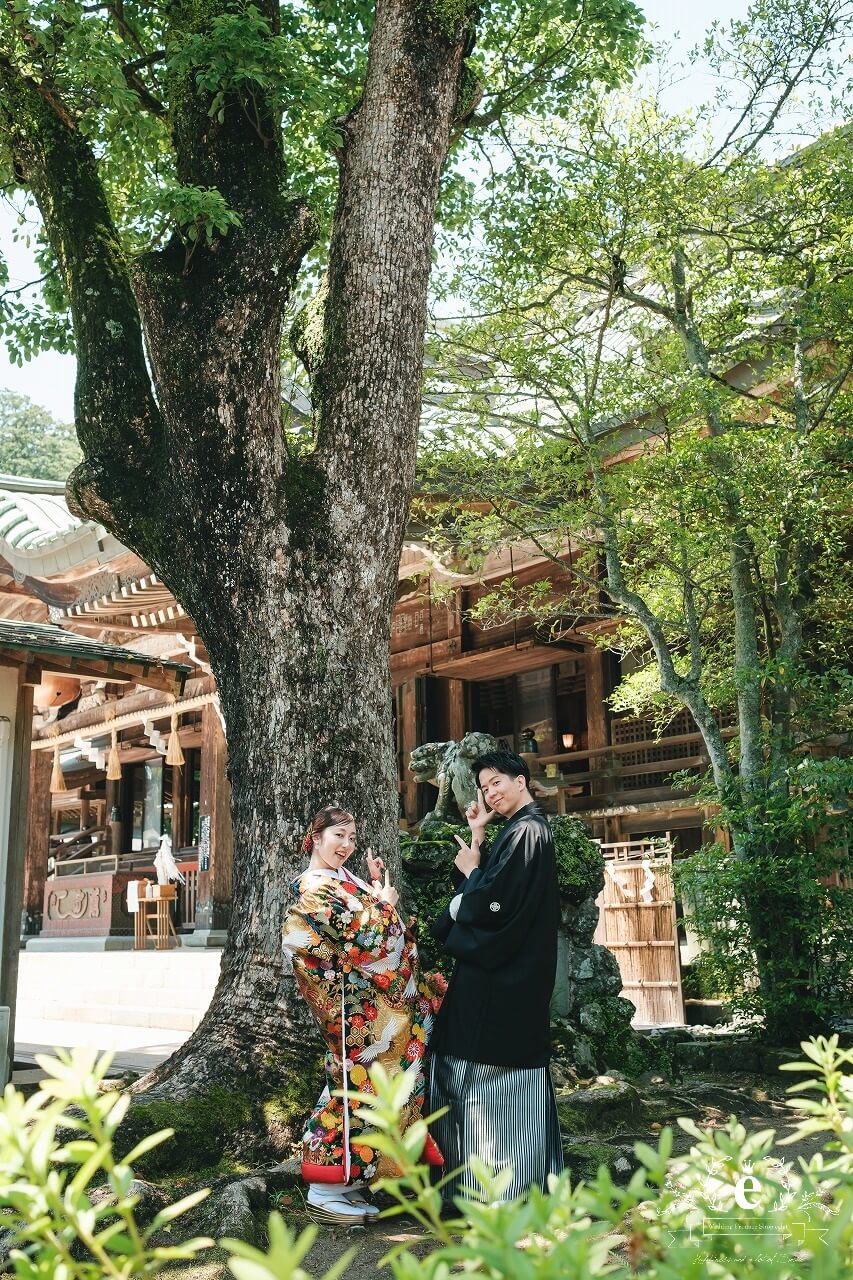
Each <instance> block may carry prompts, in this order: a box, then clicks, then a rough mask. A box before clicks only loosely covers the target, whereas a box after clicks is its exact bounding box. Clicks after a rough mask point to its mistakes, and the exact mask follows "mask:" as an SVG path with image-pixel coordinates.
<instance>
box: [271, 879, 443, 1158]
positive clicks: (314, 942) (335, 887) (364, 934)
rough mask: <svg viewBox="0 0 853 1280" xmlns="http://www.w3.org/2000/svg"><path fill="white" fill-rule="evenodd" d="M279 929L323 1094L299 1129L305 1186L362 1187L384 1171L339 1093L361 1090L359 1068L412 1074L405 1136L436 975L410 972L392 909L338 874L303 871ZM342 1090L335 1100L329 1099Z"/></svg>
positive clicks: (403, 934)
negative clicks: (319, 1057) (311, 1026)
mask: <svg viewBox="0 0 853 1280" xmlns="http://www.w3.org/2000/svg"><path fill="white" fill-rule="evenodd" d="M293 890H294V893H295V894H296V901H295V903H294V904H293V906H292V907H291V909H290V910H289V912H288V914H287V916H286V918H285V921H284V926H283V928H282V941H283V945H284V948H285V950H286V951H287V952H288V953H289V954H290V956H291V958H292V961H293V972H294V976H295V978H296V981H297V984H298V986H299V989H300V991H301V992H302V995H303V996H304V997H305V1000H306V1001H307V1003H308V1006H309V1008H310V1009H311V1012H312V1014H313V1015H314V1018H315V1020H316V1022H317V1024H318V1026H319V1028H320V1031H321V1032H322V1034H323V1038H324V1039H325V1041H326V1045H327V1052H326V1059H325V1067H326V1087H325V1088H324V1090H323V1092H322V1093H321V1094H320V1097H319V1098H318V1100H317V1105H316V1106H315V1108H314V1111H313V1112H312V1114H311V1116H310V1118H309V1120H308V1123H307V1125H306V1129H305V1134H304V1137H303V1141H302V1176H303V1178H304V1179H305V1180H306V1182H351V1181H358V1180H361V1179H363V1180H364V1181H366V1182H369V1181H371V1179H373V1178H374V1177H376V1176H377V1175H378V1176H380V1177H382V1176H385V1175H387V1174H389V1173H391V1172H392V1168H391V1166H390V1163H389V1162H388V1160H387V1158H386V1157H384V1156H381V1155H380V1154H379V1153H378V1152H374V1150H373V1149H372V1148H371V1147H370V1146H369V1145H368V1144H367V1143H365V1142H362V1141H360V1135H361V1133H362V1132H363V1130H364V1122H363V1121H361V1120H360V1118H359V1113H358V1111H357V1110H355V1109H354V1108H353V1107H352V1106H351V1104H350V1102H349V1099H348V1097H347V1096H346V1095H347V1094H349V1093H350V1092H351V1091H361V1092H365V1093H371V1092H372V1091H373V1090H372V1087H371V1084H370V1080H369V1078H368V1075H367V1067H368V1066H370V1065H371V1064H372V1063H374V1062H381V1063H382V1065H383V1067H384V1068H385V1070H386V1071H387V1072H388V1073H389V1075H393V1074H396V1073H397V1072H399V1071H405V1070H408V1071H411V1072H412V1074H413V1076H414V1087H413V1089H412V1092H411V1095H410V1098H409V1101H408V1103H407V1104H406V1109H405V1111H404V1113H403V1116H402V1117H401V1123H402V1127H403V1128H404V1129H405V1128H407V1127H408V1125H410V1124H411V1123H412V1122H413V1121H414V1120H416V1119H417V1118H418V1117H419V1115H420V1113H421V1110H422V1108H423V1103H424V1096H425V1092H426V1090H425V1082H424V1072H423V1056H424V1051H425V1048H426V1043H427V1040H428V1037H429V1033H430V1030H431V1028H432V1023H433V1016H434V1014H435V1013H436V1011H437V1010H438V1007H439V1004H440V1002H441V994H440V990H441V984H443V979H442V978H441V977H440V975H436V978H432V979H430V980H427V979H424V978H423V977H422V976H421V973H420V965H419V962H418V953H417V947H416V945H415V940H414V937H413V935H412V932H411V930H410V929H407V928H406V927H405V926H404V924H403V921H402V920H401V918H400V916H399V914H398V912H397V910H396V908H394V907H392V906H390V905H389V904H388V903H387V902H383V901H382V900H381V899H380V898H378V897H377V896H376V894H375V893H374V892H373V890H371V889H370V888H368V886H367V885H366V884H364V882H363V881H360V880H357V879H356V878H355V877H353V876H351V875H350V874H349V873H348V872H346V871H342V872H341V876H340V878H338V876H336V875H335V874H334V873H333V872H319V871H306V872H303V874H302V875H301V876H300V877H299V878H298V879H297V880H296V881H294V884H293ZM335 1090H342V1091H343V1093H344V1095H345V1096H344V1097H334V1096H333V1095H334V1092H335Z"/></svg>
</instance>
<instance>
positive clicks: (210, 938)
mask: <svg viewBox="0 0 853 1280" xmlns="http://www.w3.org/2000/svg"><path fill="white" fill-rule="evenodd" d="M227 938H228V933H227V930H225V929H193V931H192V933H185V934H183V936H182V937H181V946H182V947H224V946H225V943H226V940H227Z"/></svg>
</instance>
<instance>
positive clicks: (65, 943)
mask: <svg viewBox="0 0 853 1280" xmlns="http://www.w3.org/2000/svg"><path fill="white" fill-rule="evenodd" d="M25 949H26V950H27V951H132V950H133V938H131V937H127V938H120V937H114V936H112V935H111V934H107V935H106V937H103V938H27V940H26V944H25Z"/></svg>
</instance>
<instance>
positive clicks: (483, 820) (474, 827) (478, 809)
mask: <svg viewBox="0 0 853 1280" xmlns="http://www.w3.org/2000/svg"><path fill="white" fill-rule="evenodd" d="M494 816H495V811H494V809H487V808H486V802H485V800H484V799H483V793H482V791H481V790H480V788H479V787H478V788H477V799H476V800H472V801H471V803H470V804H469V805H468V808H467V809H466V810H465V817H466V818H467V819H468V826H469V827H470V828H471V834H472V835H473V836H476V837H477V839H481V838H482V835H483V832H484V831H485V829H486V827H487V826H488V824H489V823H490V822H491V820H492V818H493V817H494Z"/></svg>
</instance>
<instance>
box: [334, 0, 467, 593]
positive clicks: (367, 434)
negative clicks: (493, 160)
mask: <svg viewBox="0 0 853 1280" xmlns="http://www.w3.org/2000/svg"><path fill="white" fill-rule="evenodd" d="M472 8H473V6H472ZM447 21H448V19H447V17H446V16H445V15H444V14H443V12H442V9H441V7H440V6H439V5H438V4H433V3H424V0H378V3H377V6H376V19H375V24H374V28H373V33H372V36H371V41H370V50H369V56H368V68H367V75H366V80H365V86H364V92H363V95H362V97H361V100H360V102H359V103H358V104H357V106H356V107H355V108H354V109H353V111H352V112H351V113H350V114H349V116H348V117H347V118H346V119H345V120H344V121H342V123H341V131H342V133H343V136H344V143H343V146H342V148H341V150H340V153H339V164H340V188H339V197H338V203H337V208H336V211H335V219H334V226H333V231H332V238H331V245H330V254H329V273H328V294H327V297H326V301H325V308H324V323H323V334H322V344H321V348H320V349H319V350H318V353H317V356H318V358H316V359H315V360H314V361H313V364H314V383H313V402H314V407H315V414H316V423H317V449H316V455H315V460H316V465H317V466H318V467H319V469H320V471H321V472H322V474H323V475H324V476H325V480H326V483H327V484H328V485H329V486H330V487H332V488H338V487H339V485H341V484H343V483H345V482H344V480H343V478H342V476H341V475H340V474H339V466H340V463H341V461H342V459H343V458H344V457H345V456H346V455H347V454H348V453H349V451H350V450H353V449H354V450H357V451H358V453H359V456H360V457H362V458H363V463H364V470H363V472H362V474H361V476H360V477H359V480H358V482H357V488H356V491H355V492H350V493H349V497H350V502H351V507H350V511H351V518H352V520H353V521H356V522H363V523H365V524H367V525H369V523H370V520H371V509H372V507H373V505H374V500H373V499H374V494H375V487H376V483H377V478H378V477H379V476H382V477H383V480H382V483H383V484H385V483H387V484H392V485H393V486H394V487H395V489H396V490H397V491H398V493H399V503H398V507H399V509H398V512H397V518H396V519H395V523H394V527H393V528H386V529H379V528H377V529H376V530H375V535H374V536H376V537H377V538H380V539H384V540H385V541H386V543H387V544H388V545H391V546H394V545H399V544H400V542H401V540H402V536H403V529H404V523H405V515H406V508H407V505H408V501H409V495H410V493H411V486H412V483H413V480H414V466H415V452H416V443H417V424H418V422H419V419H420V406H421V383H422V376H423V341H424V325H425V316H426V290H427V281H428V276H429V270H430V265H431V254H432V241H433V224H434V217H435V206H436V201H437V198H438V189H439V183H440V179H441V173H442V170H443V167H444V163H445V159H446V156H447V149H448V145H449V140H450V136H451V130H452V127H453V120H454V115H455V112H456V103H457V95H458V89H459V84H460V78H461V74H462V61H463V56H464V52H465V49H466V44H467V41H468V33H469V21H470V19H469V18H467V17H463V18H462V19H461V20H460V21H459V22H458V23H457V24H455V25H454V26H453V27H450V28H448V27H445V25H444V24H445V23H447ZM336 532H337V533H338V534H339V535H340V536H341V537H344V536H347V531H346V530H344V529H341V530H338V531H336ZM389 563H390V561H389ZM387 589H388V591H389V592H391V591H393V589H394V583H393V582H392V581H391V580H390V579H389V582H388V584H387ZM389 598H390V596H389Z"/></svg>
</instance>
